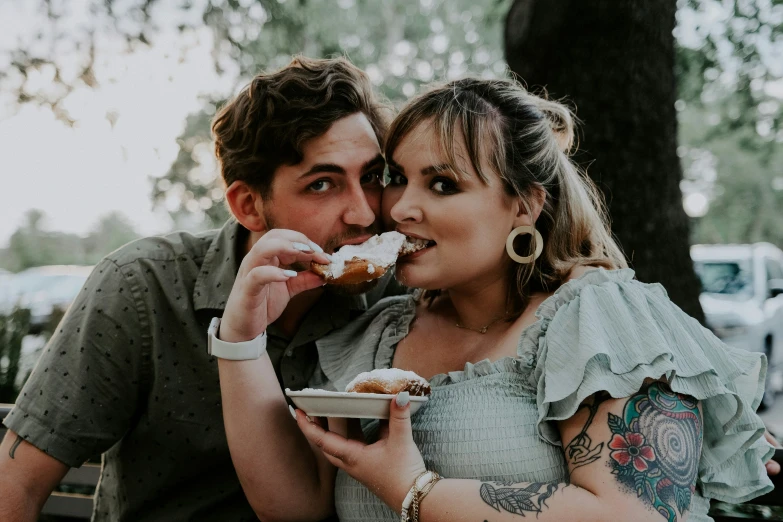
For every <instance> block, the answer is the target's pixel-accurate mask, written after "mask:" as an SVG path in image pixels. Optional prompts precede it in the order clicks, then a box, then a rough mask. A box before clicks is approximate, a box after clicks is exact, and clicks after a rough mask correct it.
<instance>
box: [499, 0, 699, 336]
mask: <svg viewBox="0 0 783 522" xmlns="http://www.w3.org/2000/svg"><path fill="white" fill-rule="evenodd" d="M675 10H676V1H675V0H653V1H651V0H590V1H589V2H585V1H584V0H516V1H515V2H514V3H513V5H512V6H511V9H510V10H509V13H508V16H507V19H506V28H505V51H506V59H507V61H508V64H509V66H510V68H511V70H512V71H514V72H515V73H516V74H518V75H519V77H520V79H521V80H522V81H524V82H525V83H526V84H527V85H528V86H529V88H530V89H531V90H533V91H536V89H537V88H545V89H546V90H547V91H548V93H549V95H550V97H552V98H555V99H562V98H566V100H568V101H570V102H571V104H572V105H574V106H575V107H576V112H577V116H578V117H579V118H580V120H581V121H582V129H581V133H580V140H579V149H580V152H579V153H578V154H577V155H576V156H575V160H576V161H577V163H579V164H580V165H581V166H582V168H585V169H586V170H587V172H588V175H590V177H591V178H592V179H593V180H594V181H595V182H596V183H597V184H598V186H599V188H600V189H601V190H602V191H603V193H604V195H605V197H606V200H607V205H608V208H609V213H610V216H611V220H612V230H613V232H614V233H615V235H616V237H617V238H618V240H619V242H620V244H621V246H622V248H623V250H624V251H625V254H626V256H627V258H628V261H629V263H630V264H631V266H632V267H633V268H634V269H635V270H636V274H637V278H638V279H639V280H641V281H645V282H660V283H662V284H663V286H664V287H665V288H666V290H667V291H668V292H669V296H670V297H671V299H672V300H673V301H674V302H675V303H677V304H678V305H679V306H680V307H681V308H682V309H683V310H685V312H687V313H688V314H690V315H692V316H694V317H696V318H697V319H698V320H699V321H701V322H702V323H703V322H704V315H703V312H702V310H701V306H700V305H699V300H698V296H699V291H700V284H699V282H698V279H697V278H696V275H695V273H694V271H693V264H692V262H691V259H690V253H689V234H688V225H689V224H688V218H687V216H686V215H685V212H684V210H683V206H682V195H681V192H680V186H679V185H680V180H681V179H682V170H681V166H680V161H679V158H678V156H677V115H676V112H675V109H674V102H675V101H676V84H675V76H674V36H673V34H672V30H673V29H674V22H675V19H674V15H675ZM587 167H589V168H587Z"/></svg>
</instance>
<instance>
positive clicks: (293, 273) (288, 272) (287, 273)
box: [283, 270, 297, 277]
mask: <svg viewBox="0 0 783 522" xmlns="http://www.w3.org/2000/svg"><path fill="white" fill-rule="evenodd" d="M283 275H284V276H286V277H296V276H297V273H296V271H295V270H283Z"/></svg>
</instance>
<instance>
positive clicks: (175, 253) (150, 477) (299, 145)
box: [0, 58, 399, 522]
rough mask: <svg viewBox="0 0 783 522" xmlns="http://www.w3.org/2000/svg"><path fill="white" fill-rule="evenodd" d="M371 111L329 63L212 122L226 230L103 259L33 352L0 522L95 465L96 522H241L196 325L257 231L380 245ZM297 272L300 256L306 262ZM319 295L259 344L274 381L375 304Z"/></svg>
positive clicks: (30, 512) (0, 466)
mask: <svg viewBox="0 0 783 522" xmlns="http://www.w3.org/2000/svg"><path fill="white" fill-rule="evenodd" d="M385 111H386V108H385V107H383V106H382V105H380V104H379V103H378V102H377V100H376V98H375V96H374V94H373V92H372V89H371V86H370V83H369V81H368V79H367V77H366V76H365V75H364V73H362V72H361V71H360V70H358V69H357V68H355V67H354V66H353V65H351V64H350V63H349V62H347V61H346V60H344V59H335V60H310V59H305V58H297V59H295V60H294V61H293V62H292V63H291V64H290V65H288V66H287V67H285V68H284V69H282V70H280V71H278V72H276V73H273V74H261V75H259V76H257V77H256V78H254V79H253V81H252V82H251V83H250V84H249V85H248V86H247V88H246V89H244V90H243V91H242V92H241V93H240V94H239V95H238V96H237V97H236V98H235V99H234V100H233V101H231V102H230V103H229V104H228V105H227V106H225V107H224V108H223V109H222V110H221V111H220V113H219V114H218V115H217V116H216V118H215V121H214V123H213V132H214V134H215V139H216V145H215V149H216V153H217V156H218V158H219V160H220V162H221V169H222V175H223V179H224V181H225V183H226V186H227V190H226V200H227V203H228V205H229V206H230V209H231V212H232V214H233V216H234V218H235V219H232V220H230V221H229V222H228V223H227V224H226V225H225V226H224V227H223V228H222V229H221V230H219V231H211V232H207V233H203V234H197V235H191V234H188V233H184V232H180V233H174V234H171V235H169V236H166V237H155V238H147V239H143V240H140V241H136V242H134V243H131V244H129V245H126V246H125V247H123V248H121V249H120V250H118V251H116V252H114V253H112V254H110V255H109V256H107V257H106V258H105V259H104V260H103V261H101V262H100V263H99V264H98V265H97V266H96V268H95V270H94V271H93V273H92V274H91V276H90V278H89V279H88V280H87V282H86V284H85V286H84V288H83V290H82V292H81V293H80V295H79V297H78V298H77V299H76V300H75V302H74V303H73V304H72V305H71V307H70V309H69V311H68V313H67V314H66V316H65V318H64V319H63V321H62V323H61V324H60V325H59V327H58V331H57V332H56V333H55V335H54V336H53V337H52V339H51V341H50V342H49V344H48V345H47V347H46V349H45V350H44V353H43V355H42V356H41V359H40V360H39V362H38V364H37V366H36V368H35V370H34V372H33V374H32V375H31V377H30V379H29V380H28V382H27V384H26V385H25V387H24V389H23V390H22V393H21V394H20V396H19V398H18V400H17V403H16V406H15V407H14V409H13V410H12V412H11V413H10V414H9V415H8V417H7V418H6V419H5V425H6V426H7V427H8V428H9V432H8V433H7V435H6V437H5V439H4V441H3V442H2V445H1V446H0V492H2V495H0V496H1V497H2V501H0V520H3V521H4V522H6V521H23V520H24V521H32V520H35V519H36V517H37V514H38V513H39V511H40V509H41V506H42V505H43V503H44V502H45V501H46V499H47V497H48V495H49V494H50V492H51V491H52V489H53V488H54V487H55V486H56V485H57V484H58V483H59V481H60V480H61V479H62V477H63V475H64V474H65V473H66V472H67V470H68V468H69V467H77V466H80V465H81V464H82V463H83V462H85V460H87V459H88V458H89V457H92V456H95V455H98V454H103V468H102V473H101V481H100V484H99V487H98V490H97V492H96V495H95V509H94V514H93V520H95V521H98V522H102V521H118V520H134V521H145V520H166V521H173V520H194V521H202V520H203V521H207V520H210V521H211V520H220V521H235V520H237V521H238V520H255V519H256V517H255V515H254V513H253V510H252V509H251V508H250V506H249V505H248V503H247V501H246V499H245V497H244V495H243V493H242V489H241V487H240V484H239V481H238V479H237V476H236V472H235V471H234V468H233V467H232V465H231V459H230V456H229V453H228V447H227V445H226V435H225V432H224V429H223V420H222V413H221V404H220V402H221V397H220V388H219V380H218V365H217V362H216V360H215V357H213V356H210V355H208V354H207V350H206V347H207V327H208V325H209V324H210V321H211V319H212V318H213V317H219V316H221V315H222V312H223V310H224V309H225V306H226V301H227V300H228V296H229V292H230V290H231V287H232V285H233V282H234V279H235V276H236V274H237V270H238V268H239V266H240V263H241V261H242V259H243V258H244V256H245V255H246V254H247V253H248V252H250V251H251V249H252V246H253V245H254V244H255V243H256V242H257V240H258V239H259V238H261V237H262V236H263V235H264V234H265V233H266V232H267V231H268V230H270V229H272V228H284V229H292V230H296V231H299V232H301V233H303V234H304V235H306V236H307V237H308V238H310V239H311V240H312V241H313V242H314V243H317V245H314V244H311V245H304V246H303V248H309V249H311V250H310V254H309V256H310V257H309V258H308V259H316V260H321V261H322V262H323V261H325V260H326V258H325V257H324V254H322V253H319V252H322V250H320V248H321V247H323V248H325V249H326V250H327V251H333V250H334V249H335V248H337V247H339V246H341V245H343V244H346V243H354V242H358V241H361V240H363V239H365V238H366V237H368V236H369V235H371V234H373V233H375V232H377V231H378V215H379V212H380V198H381V185H380V178H381V177H382V173H383V169H384V166H385V165H384V160H383V157H382V156H381V152H380V146H379V142H380V141H381V139H382V135H383V132H384V131H385V126H386V121H385V118H384V116H385ZM305 257H306V258H307V256H305ZM398 289H399V287H396V286H392V285H390V284H389V279H388V278H386V279H384V280H382V281H381V282H380V284H379V285H378V286H376V287H375V288H374V289H373V290H371V291H369V292H368V293H366V294H363V295H354V296H350V295H334V294H330V293H326V292H325V291H324V289H323V288H317V289H315V290H311V291H308V292H304V293H301V294H299V295H297V296H296V297H295V298H294V299H292V300H291V301H290V303H288V306H286V308H285V311H284V312H283V313H282V315H281V316H280V318H279V320H277V321H276V322H275V323H274V324H272V325H270V327H269V329H268V331H267V334H268V335H267V343H268V347H267V350H268V353H269V354H270V357H271V358H272V360H273V363H274V366H275V369H276V372H277V377H278V380H279V382H280V383H281V384H282V385H283V386H285V387H288V388H292V389H297V388H302V387H304V386H305V385H306V383H307V381H308V379H309V377H310V375H311V374H312V372H313V370H314V368H315V366H316V364H317V360H316V359H317V354H316V351H315V349H314V340H315V339H317V338H319V337H321V336H323V335H324V334H326V333H328V332H329V331H331V330H333V329H335V328H339V327H340V326H342V325H344V324H346V323H347V322H348V321H350V320H351V319H352V318H353V317H355V316H356V315H358V314H360V313H361V312H362V311H363V310H365V309H366V308H367V306H368V305H371V304H373V303H374V302H375V301H377V299H379V298H380V297H381V296H382V295H383V294H384V293H395V292H397V291H398Z"/></svg>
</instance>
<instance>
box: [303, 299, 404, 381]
mask: <svg viewBox="0 0 783 522" xmlns="http://www.w3.org/2000/svg"><path fill="white" fill-rule="evenodd" d="M415 314H416V301H415V297H414V296H412V295H400V296H393V297H386V298H384V299H381V300H380V301H378V302H377V303H375V305H374V306H373V307H371V308H370V309H369V310H367V311H366V312H364V313H363V314H362V315H361V316H359V317H358V318H356V319H355V320H354V321H351V322H350V323H349V324H347V325H346V326H344V327H343V328H340V329H339V330H336V331H334V332H332V333H330V334H329V335H326V336H324V337H322V338H321V339H318V340H317V341H316V342H315V344H316V347H317V348H318V364H319V367H318V368H317V369H316V372H315V375H314V377H313V379H312V380H311V383H310V385H311V386H313V387H317V388H324V389H329V390H336V391H345V387H346V386H347V385H348V383H349V382H351V380H353V378H354V377H356V376H357V375H359V374H360V373H362V372H369V371H371V370H374V369H376V368H389V367H390V365H391V360H392V357H393V356H394V348H395V347H396V346H397V343H399V342H400V341H401V340H402V339H403V338H404V337H405V336H406V335H408V329H409V328H410V324H411V323H412V322H413V318H414V316H415Z"/></svg>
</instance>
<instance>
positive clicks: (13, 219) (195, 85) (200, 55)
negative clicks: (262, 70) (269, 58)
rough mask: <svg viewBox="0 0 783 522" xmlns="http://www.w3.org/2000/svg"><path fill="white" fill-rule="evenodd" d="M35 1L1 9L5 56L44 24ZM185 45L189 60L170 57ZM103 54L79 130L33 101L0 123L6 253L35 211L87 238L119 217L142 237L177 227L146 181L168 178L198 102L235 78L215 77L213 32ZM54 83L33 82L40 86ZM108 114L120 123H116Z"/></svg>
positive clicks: (76, 111) (78, 112)
mask: <svg viewBox="0 0 783 522" xmlns="http://www.w3.org/2000/svg"><path fill="white" fill-rule="evenodd" d="M75 1H78V0H75ZM35 3H36V2H30V3H26V2H0V50H5V49H8V48H13V46H14V45H15V41H16V38H18V37H20V36H22V35H23V34H24V31H29V30H31V26H32V25H33V24H35V22H36V20H37V19H38V18H37V14H36V13H34V12H32V11H31V10H30V9H28V8H27V7H29V6H30V5H31V4H35ZM25 4H27V6H25ZM75 10H77V11H78V9H75ZM74 23H75V22H74ZM184 45H186V46H188V47H189V50H188V51H187V52H185V53H184V55H182V56H180V53H179V51H176V52H172V50H176V49H179V48H181V47H182V46H184ZM101 49H102V50H101V51H100V54H99V60H98V64H97V67H96V68H97V69H98V71H99V72H98V74H99V75H100V78H99V80H104V81H101V82H100V88H98V89H97V90H92V89H87V88H84V89H82V90H80V91H74V92H73V93H72V94H71V95H69V97H68V99H67V104H66V107H67V109H68V111H69V113H70V114H71V115H72V117H73V118H74V119H75V120H77V124H76V125H75V126H74V127H69V126H68V125H66V124H64V123H63V122H61V121H58V120H57V119H56V118H55V116H54V114H53V113H52V111H51V110H49V109H48V108H44V107H36V106H33V105H32V104H27V105H24V106H22V107H21V108H20V109H18V110H16V111H15V114H9V111H4V114H3V115H2V116H0V178H1V179H2V185H0V186H1V187H2V190H0V216H1V217H0V247H3V246H6V245H7V243H8V239H9V237H10V236H11V234H12V233H13V232H14V231H15V230H16V229H17V228H18V227H19V225H20V224H22V222H23V220H24V213H25V212H26V211H27V210H30V209H32V208H38V209H41V210H43V211H44V212H45V214H46V217H47V219H46V221H45V222H44V228H48V229H51V230H57V231H62V232H70V233H76V234H80V235H86V234H88V233H89V231H90V230H91V229H92V228H93V227H95V226H96V224H97V222H98V220H99V219H100V217H101V216H103V215H105V214H107V213H109V212H112V211H119V212H121V213H122V214H124V215H125V216H126V217H127V218H128V219H129V221H130V222H131V223H132V224H133V225H134V226H135V227H136V229H137V231H138V232H140V233H142V234H144V235H147V234H155V233H162V232H166V231H168V230H170V228H171V226H172V222H171V219H170V218H169V216H168V214H167V213H166V212H165V211H163V210H158V211H153V209H152V201H151V198H150V194H151V191H152V183H151V182H150V181H149V178H150V177H151V176H152V177H158V176H162V175H163V174H165V173H166V171H167V170H168V168H169V166H170V165H171V163H172V162H173V161H174V159H175V158H176V155H177V153H178V151H179V148H178V146H177V143H176V138H177V136H178V135H179V134H180V133H181V132H182V130H183V125H184V122H185V118H186V116H187V115H188V114H190V113H192V112H195V111H197V110H198V109H200V108H201V107H202V105H203V104H202V102H201V101H200V95H201V94H203V93H210V92H230V90H231V89H232V87H233V79H232V78H228V77H223V78H220V77H218V76H217V74H216V73H215V72H214V67H213V65H212V64H213V61H212V57H211V55H210V52H211V50H212V39H211V34H210V32H209V31H208V30H206V29H204V31H203V32H201V33H198V34H191V35H187V36H186V37H185V38H184V39H183V38H182V37H181V36H180V35H178V34H177V33H176V32H171V34H168V35H166V34H163V35H161V36H160V37H159V38H158V39H156V40H155V43H154V44H153V46H152V47H151V48H149V49H143V50H140V51H138V52H134V53H132V54H130V55H129V54H126V53H124V52H123V50H122V48H121V47H119V46H115V45H113V44H112V42H107V43H106V45H104V46H102V48H101ZM6 65H7V64H6V63H0V67H4V66H6ZM50 80H51V77H47V76H46V74H42V75H40V76H39V77H34V78H31V79H30V81H32V82H38V83H40V84H41V85H42V87H45V85H46V84H47V83H48V82H50ZM6 101H7V100H6ZM107 114H112V115H115V116H116V121H115V122H114V125H112V124H111V123H110V121H109V119H107Z"/></svg>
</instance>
